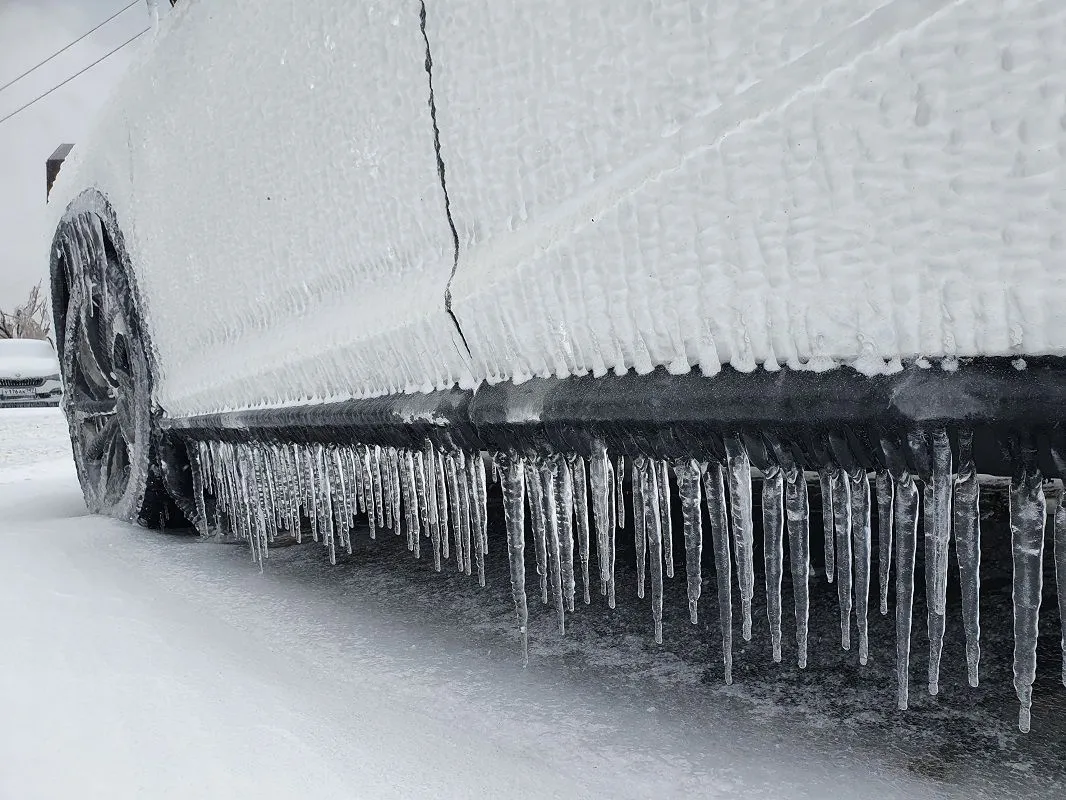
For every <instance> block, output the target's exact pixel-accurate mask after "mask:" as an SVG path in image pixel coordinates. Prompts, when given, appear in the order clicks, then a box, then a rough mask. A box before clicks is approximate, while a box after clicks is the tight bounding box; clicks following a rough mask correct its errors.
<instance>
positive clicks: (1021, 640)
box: [1010, 466, 1047, 733]
mask: <svg viewBox="0 0 1066 800" xmlns="http://www.w3.org/2000/svg"><path fill="white" fill-rule="evenodd" d="M1046 513H1047V504H1046V502H1045V500H1044V487H1043V480H1042V478H1041V475H1040V471H1039V470H1037V469H1036V468H1035V467H1032V466H1027V467H1026V468H1024V470H1023V472H1022V474H1021V475H1020V476H1019V477H1016V478H1015V479H1013V480H1012V481H1011V487H1010V532H1011V544H1012V550H1013V554H1014V558H1013V562H1014V584H1013V589H1012V591H1011V598H1012V599H1013V601H1014V691H1015V692H1017V694H1018V702H1019V703H1020V707H1019V709H1018V730H1020V731H1021V732H1022V733H1028V732H1029V724H1030V716H1031V712H1030V709H1031V708H1032V705H1033V681H1034V680H1036V642H1037V637H1038V636H1039V635H1040V596H1041V593H1042V591H1043V588H1044V521H1045V515H1046Z"/></svg>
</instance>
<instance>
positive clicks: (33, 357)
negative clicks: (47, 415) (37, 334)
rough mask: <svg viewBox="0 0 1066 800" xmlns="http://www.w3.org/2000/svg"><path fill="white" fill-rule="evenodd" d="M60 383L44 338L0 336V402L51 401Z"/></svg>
mask: <svg viewBox="0 0 1066 800" xmlns="http://www.w3.org/2000/svg"><path fill="white" fill-rule="evenodd" d="M62 393H63V384H62V381H61V378H60V374H59V359H58V358H56V351H55V350H54V349H53V348H52V343H51V342H49V341H48V340H47V339H0V405H33V404H38V403H40V404H47V403H51V404H53V405H55V404H57V403H58V402H59V397H60V395H61V394H62Z"/></svg>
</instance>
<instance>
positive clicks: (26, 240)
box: [0, 0, 149, 309]
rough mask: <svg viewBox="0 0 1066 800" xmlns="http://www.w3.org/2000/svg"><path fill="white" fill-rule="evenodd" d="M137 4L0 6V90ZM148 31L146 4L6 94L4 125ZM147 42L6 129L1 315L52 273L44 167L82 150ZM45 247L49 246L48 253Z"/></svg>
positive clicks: (99, 1)
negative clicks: (58, 153)
mask: <svg viewBox="0 0 1066 800" xmlns="http://www.w3.org/2000/svg"><path fill="white" fill-rule="evenodd" d="M130 1H131V0H0V86H2V85H3V84H5V83H7V82H8V81H9V80H11V79H12V78H14V77H15V76H16V75H19V74H21V73H23V72H25V71H26V70H27V69H29V68H30V67H32V66H33V65H34V64H36V63H38V62H39V61H42V60H44V59H45V58H47V57H48V56H49V55H51V54H52V53H54V52H56V51H57V50H59V49H60V48H61V47H63V46H64V45H66V44H69V43H70V42H71V41H73V40H74V39H77V38H78V37H79V36H81V35H82V34H84V33H85V32H87V31H88V30H90V29H92V28H93V27H95V26H96V25H97V24H99V23H100V22H103V21H104V20H105V19H107V18H108V17H109V16H111V15H112V14H113V13H115V12H116V11H118V10H119V9H120V8H122V7H123V6H125V5H127V4H128V3H129V2H130ZM148 24H149V17H148V6H147V3H146V1H145V0H140V2H138V3H137V4H136V5H135V6H134V7H133V8H131V9H129V10H128V11H126V12H125V13H123V14H122V15H121V16H119V17H118V18H116V19H115V20H114V21H112V22H110V23H108V24H107V25H106V26H104V27H103V28H101V29H100V30H99V31H97V32H96V33H94V34H93V35H92V36H90V37H89V38H87V39H86V40H85V41H83V42H80V43H79V44H77V45H75V46H74V47H72V48H70V50H68V51H67V52H65V53H63V54H62V55H61V56H59V57H58V58H56V59H55V60H53V61H52V62H50V63H48V64H47V65H45V66H44V67H41V69H39V70H37V71H36V72H34V73H33V74H32V75H30V76H28V77H26V78H24V79H23V80H21V81H19V82H18V83H16V84H15V85H13V86H11V87H10V88H8V89H5V90H3V91H0V117H5V116H7V115H8V114H9V113H11V112H12V111H14V110H15V109H16V108H18V107H19V106H21V105H23V104H24V103H26V102H28V101H30V100H32V99H33V98H35V97H37V96H38V95H39V94H41V93H43V92H45V91H47V90H48V89H50V88H52V87H53V86H55V85H56V84H58V83H60V82H61V81H63V80H64V79H66V78H68V77H70V76H71V75H73V74H74V73H75V72H77V71H78V70H80V69H81V68H82V67H84V66H86V65H88V64H90V63H92V62H93V61H95V60H96V59H97V58H99V57H100V56H102V55H104V54H105V53H107V52H108V51H109V50H111V49H113V48H114V47H117V46H118V45H120V44H122V42H124V41H126V40H127V39H129V38H130V37H131V36H133V35H134V34H135V33H137V32H138V31H140V30H142V29H143V28H145V27H147V26H148ZM147 38H148V36H145V37H144V38H143V39H141V40H138V42H135V43H134V44H132V45H130V46H129V47H127V48H125V49H123V50H122V51H121V52H119V53H116V54H115V55H114V56H112V57H111V58H109V59H107V60H106V61H104V62H103V63H101V64H99V65H98V66H96V67H94V68H93V69H91V70H89V71H88V72H86V73H85V74H84V75H82V76H81V77H79V78H76V79H75V80H73V81H71V82H70V83H68V84H67V85H66V86H64V87H63V88H62V89H59V90H58V91H56V92H53V93H52V94H51V95H49V96H48V97H47V98H45V99H44V100H42V101H40V102H39V103H37V104H35V105H34V106H32V107H30V108H28V109H26V110H25V111H23V112H22V113H20V114H18V115H17V116H15V117H13V118H12V119H9V120H8V121H7V122H3V123H0V308H4V309H10V307H11V306H13V305H14V304H15V303H16V302H17V301H18V300H21V299H22V297H23V296H24V295H25V294H26V293H27V292H28V291H29V288H30V287H31V286H32V285H33V284H35V283H37V281H39V280H42V279H43V278H45V276H46V275H47V272H48V253H47V238H46V231H45V230H44V207H45V167H44V165H45V161H46V160H47V159H48V156H49V155H51V154H52V151H53V150H55V148H56V147H57V146H58V145H59V144H61V143H63V142H74V143H77V142H78V141H79V140H81V139H83V138H84V136H85V133H86V131H87V130H89V129H90V126H91V125H92V119H93V116H94V115H95V114H96V112H97V111H98V110H99V108H100V106H101V105H102V104H103V102H104V101H106V99H107V96H108V93H109V92H110V90H111V88H112V87H113V86H114V84H115V82H116V81H117V79H118V77H119V75H121V74H122V71H123V70H125V69H126V67H127V65H128V64H129V62H130V58H131V56H132V55H133V54H134V52H135V49H136V48H137V47H138V45H140V44H142V43H143V42H144V41H145V40H146V39H147ZM42 242H44V244H43V245H42Z"/></svg>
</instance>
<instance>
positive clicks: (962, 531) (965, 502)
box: [954, 431, 981, 686]
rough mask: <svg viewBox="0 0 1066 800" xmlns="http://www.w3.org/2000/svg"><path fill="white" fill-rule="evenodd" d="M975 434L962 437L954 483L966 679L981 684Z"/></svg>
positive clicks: (979, 572)
mask: <svg viewBox="0 0 1066 800" xmlns="http://www.w3.org/2000/svg"><path fill="white" fill-rule="evenodd" d="M972 453H973V433H971V432H969V431H961V432H960V433H959V474H958V477H957V478H956V481H955V513H954V516H955V557H956V558H957V559H958V562H959V588H960V589H961V591H962V626H963V629H964V630H965V632H966V676H967V679H968V681H969V683H970V686H977V685H978V682H979V674H980V663H981V605H980V601H981V516H980V503H981V487H980V484H978V483H977V470H976V468H975V467H974V463H973V456H972Z"/></svg>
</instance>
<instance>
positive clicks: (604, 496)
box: [589, 441, 614, 608]
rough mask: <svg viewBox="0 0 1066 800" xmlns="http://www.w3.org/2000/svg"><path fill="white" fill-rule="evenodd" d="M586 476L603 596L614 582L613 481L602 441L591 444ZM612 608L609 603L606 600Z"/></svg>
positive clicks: (609, 461) (608, 459) (611, 605)
mask: <svg viewBox="0 0 1066 800" xmlns="http://www.w3.org/2000/svg"><path fill="white" fill-rule="evenodd" d="M589 477H590V479H591V484H592V513H593V516H594V517H595V519H596V555H597V557H598V558H599V562H600V593H601V594H604V595H606V594H607V590H608V586H609V585H610V584H611V583H613V581H614V570H613V564H612V562H611V553H610V549H609V548H610V545H609V544H608V542H609V541H613V540H614V520H613V515H612V514H611V509H613V508H614V498H613V497H612V489H613V487H614V478H613V476H612V474H611V460H610V458H608V456H607V448H606V447H604V446H603V442H599V441H597V442H594V443H593V446H592V459H591V460H590V461H589ZM608 605H609V606H610V607H611V608H613V607H614V605H613V603H612V602H611V601H610V600H608Z"/></svg>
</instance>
